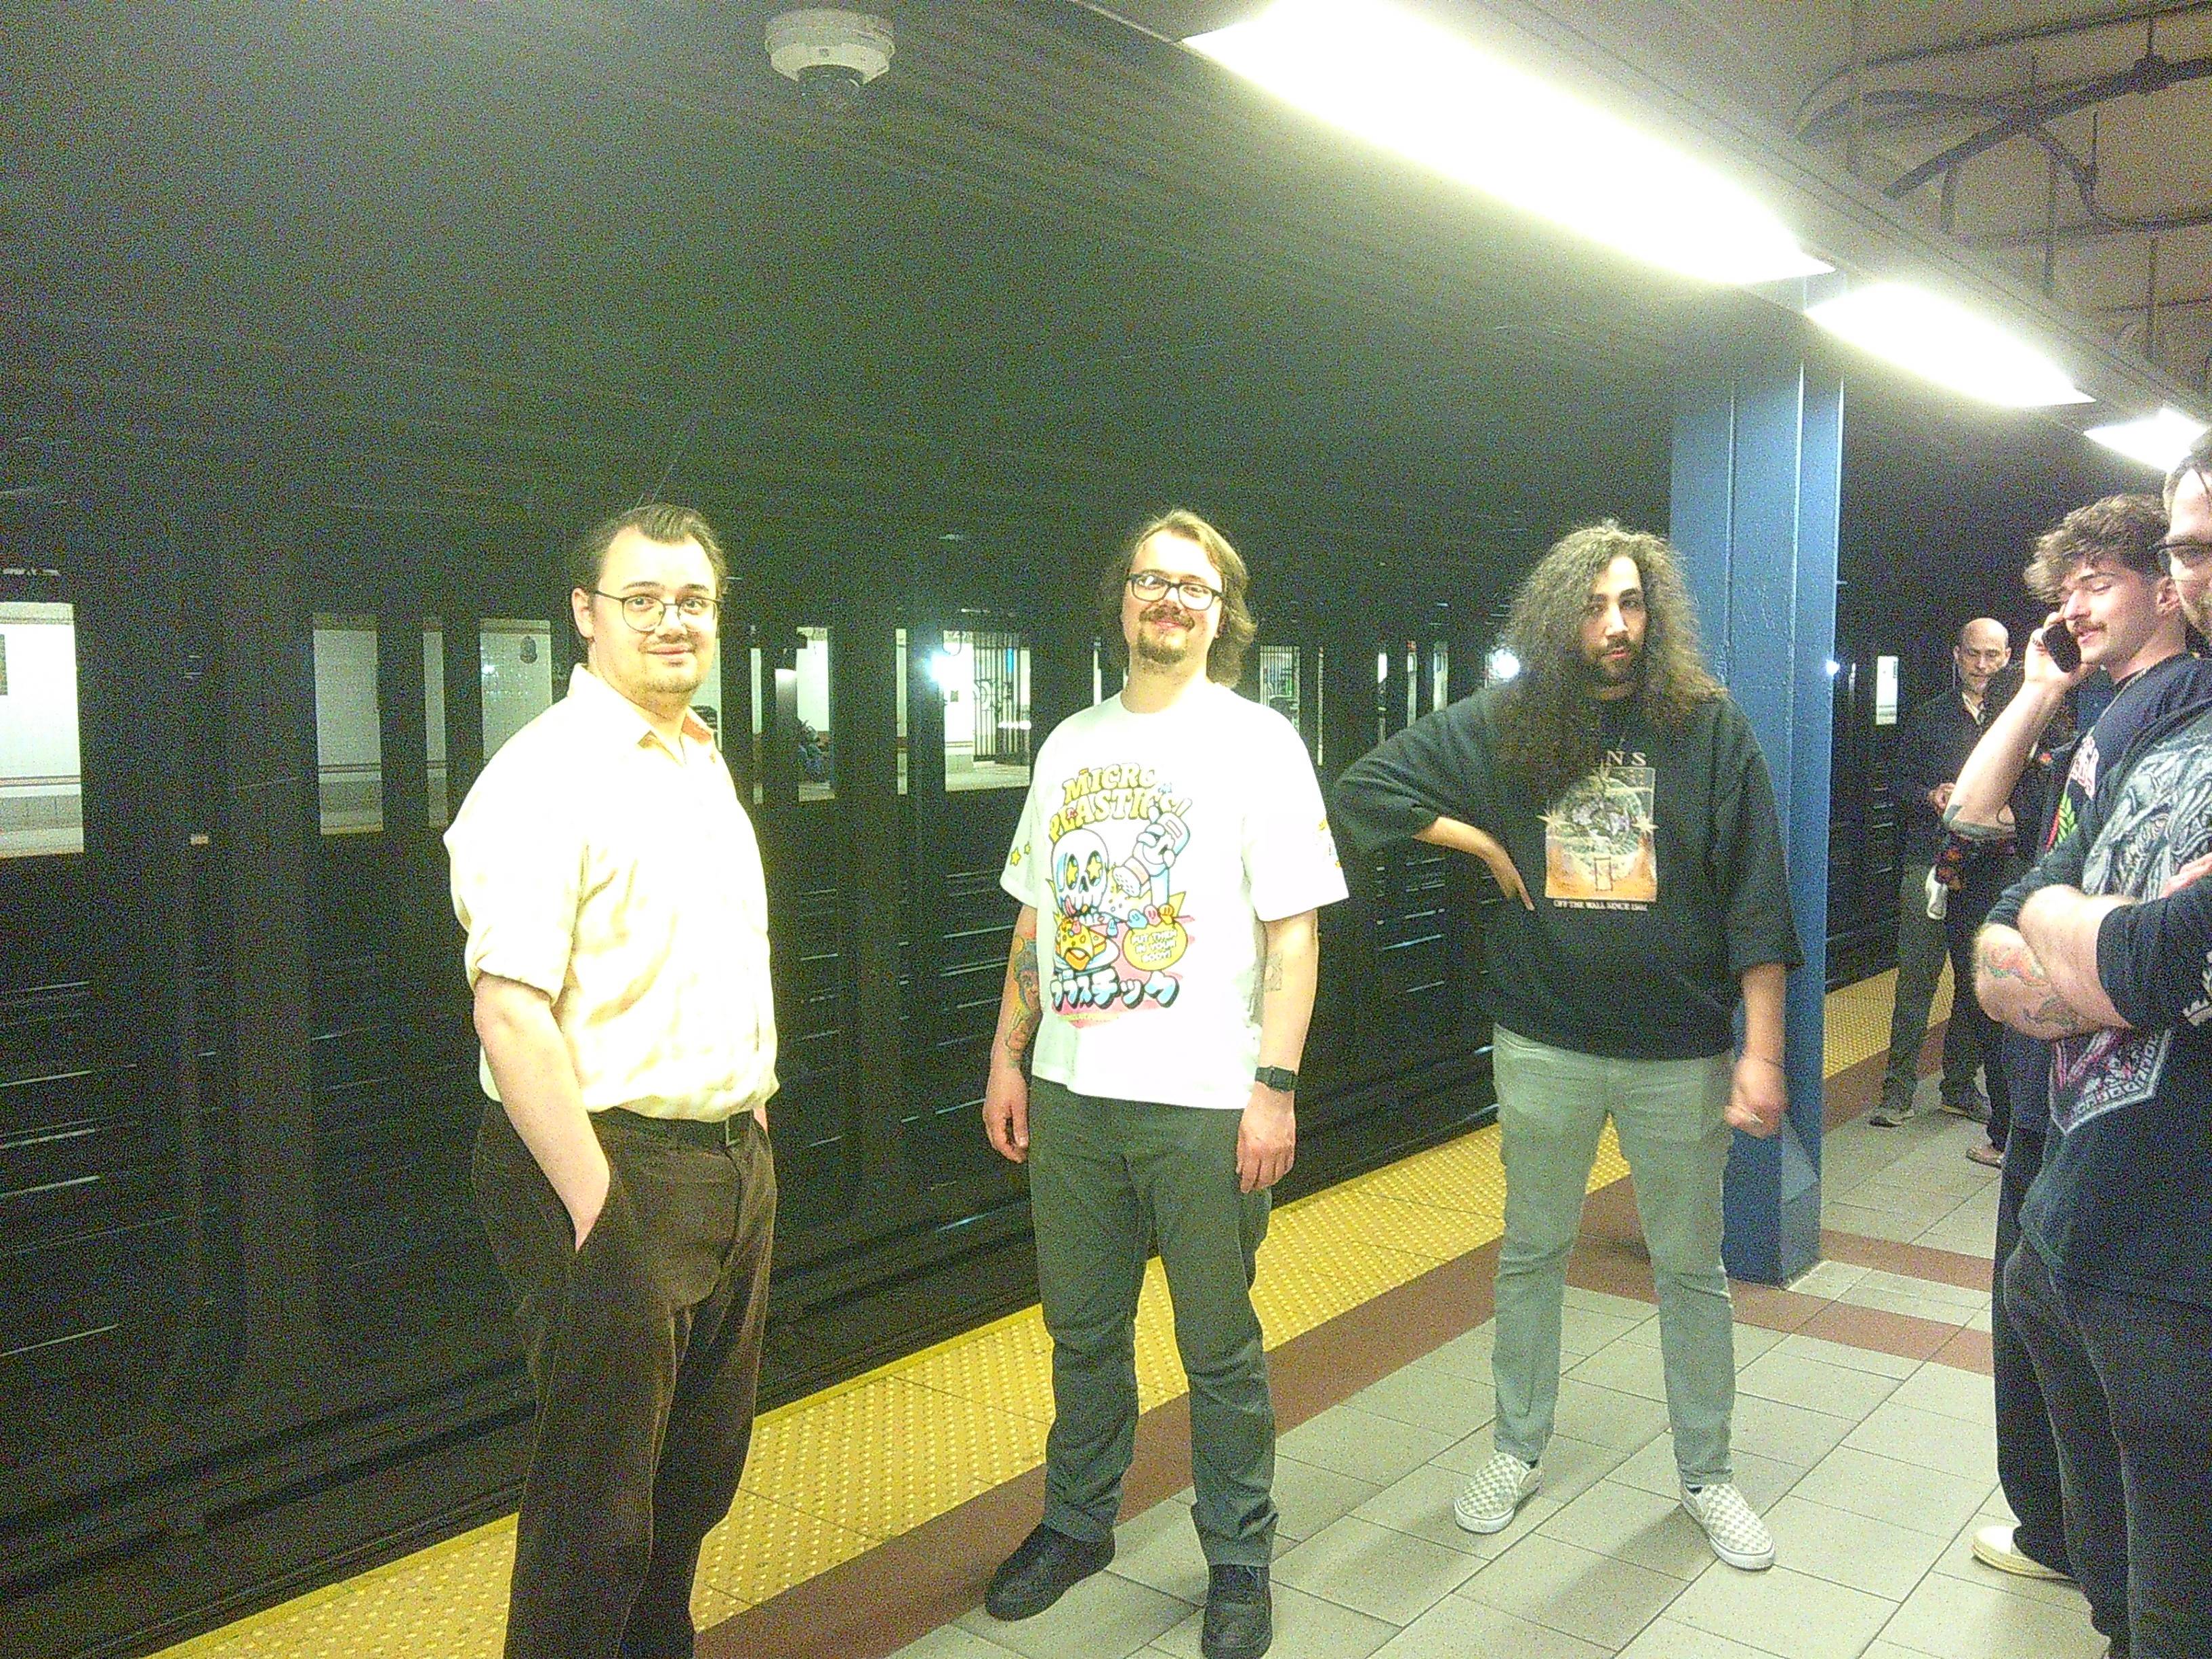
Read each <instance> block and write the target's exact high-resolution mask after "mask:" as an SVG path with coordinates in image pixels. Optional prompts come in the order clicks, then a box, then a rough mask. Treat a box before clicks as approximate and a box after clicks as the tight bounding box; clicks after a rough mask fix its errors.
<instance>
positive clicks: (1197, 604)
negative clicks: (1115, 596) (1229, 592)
mask: <svg viewBox="0 0 2212 1659" xmlns="http://www.w3.org/2000/svg"><path fill="white" fill-rule="evenodd" d="M1128 588H1129V591H1130V592H1132V593H1134V594H1135V595H1136V596H1137V597H1138V599H1141V600H1142V601H1143V602H1144V603H1145V604H1146V605H1150V604H1152V602H1153V601H1154V600H1156V599H1165V598H1167V596H1168V592H1169V590H1170V589H1171V588H1172V589H1173V590H1174V592H1175V596H1176V599H1178V600H1179V601H1181V603H1182V608H1183V609H1184V610H1186V611H1204V610H1206V608H1208V607H1209V606H1210V605H1212V603H1213V602H1214V601H1215V600H1216V599H1219V598H1220V597H1221V590H1220V589H1219V588H1218V587H1208V586H1206V584H1205V583H1204V582H1202V581H1199V580H1194V579H1192V578H1185V579H1184V580H1181V581H1176V580H1170V578H1168V577H1166V576H1163V575H1162V574H1160V573H1159V572H1158V571H1157V570H1139V572H1138V573H1137V574H1135V575H1133V576H1132V577H1130V578H1129V581H1128Z"/></svg>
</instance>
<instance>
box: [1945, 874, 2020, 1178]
mask: <svg viewBox="0 0 2212 1659" xmlns="http://www.w3.org/2000/svg"><path fill="white" fill-rule="evenodd" d="M2025 874H2027V866H2026V865H2024V864H2022V863H2021V862H2020V861H2019V860H2017V859H2014V858H1996V857H1994V856H1992V857H1987V858H1978V859H1970V860H1967V863H1966V871H1965V876H1966V885H1965V886H1964V887H1962V888H1961V889H1960V890H1959V891H1957V892H1955V893H1954V894H1952V895H1951V902H1950V904H1949V905H1948V907H1947V914H1946V915H1945V917H1944V923H1945V926H1944V943H1945V944H1946V945H1948V948H1949V950H1950V953H1951V980H1952V996H1951V1018H1954V1019H1957V1018H1960V1016H1961V1015H1964V1016H1965V1018H1966V1023H1967V1024H1968V1025H1969V1026H1970V1027H1971V1028H1972V1030H1973V1033H1974V1048H1975V1051H1976V1052H1977V1053H1978V1054H1980V1055H1981V1057H1982V1076H1983V1079H1984V1081H1985V1082H1986V1083H1987V1084H1988V1085H1989V1091H1990V1128H1989V1134H1990V1146H2003V1145H2004V1144H2005V1139H2006V1137H2007V1136H2008V1134H2009V1133H2011V1131H2012V1078H2011V1068H2010V1067H2008V1066H2007V1065H2006V1064H2005V1057H2004V1054H2003V1053H2002V1044H2003V1042H2004V1041H2005V1037H2006V1032H2005V1028H2004V1027H2003V1026H2002V1025H2000V1024H1997V1022H1996V1021H1995V1020H1993V1019H1991V1018H1990V1017H1989V1016H1988V1015H1987V1014H1985V1013H1984V1012H1982V1005H1981V1004H1980V1003H1979V1002H1978V1001H1977V1000H1975V998H1974V935H1975V934H1977V933H1980V932H1981V931H1982V923H1983V922H1984V921H1987V920H1988V919H1989V914H1990V911H1991V910H1993V909H1995V908H1996V902H1997V901H1998V900H1999V899H2001V898H2002V897H2003V896H2004V890H2005V889H2006V888H2008V887H2009V886H2011V885H2012V884H2013V883H2014V882H2015V881H2017V880H2018V879H2019V878H2021V876H2023V875H2025ZM2021 1190H2022V1191H2025V1190H2026V1188H2022V1189H2021Z"/></svg>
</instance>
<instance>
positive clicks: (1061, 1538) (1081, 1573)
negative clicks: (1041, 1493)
mask: <svg viewBox="0 0 2212 1659" xmlns="http://www.w3.org/2000/svg"><path fill="white" fill-rule="evenodd" d="M1112 1559H1114V1541H1113V1540H1112V1539H1111V1538H1102V1539H1100V1540H1099V1541H1097V1542H1096V1543H1091V1542H1089V1541H1085V1540H1084V1539H1080V1538H1070V1537H1069V1536H1068V1535H1067V1534H1066V1533H1064V1532H1054V1530H1053V1529H1052V1528H1050V1527H1046V1526H1040V1527H1039V1528H1037V1529H1036V1531H1035V1532H1033V1533H1031V1534H1030V1535H1029V1536H1028V1537H1026V1538H1024V1539H1023V1540H1022V1547H1020V1548H1019V1549H1018V1550H1016V1551H1015V1552H1014V1553H1012V1555H1010V1556H1008V1557H1007V1558H1006V1559H1005V1560H1004V1561H1003V1562H1001V1563H1000V1565H999V1570H998V1571H996V1572H994V1573H993V1574H992V1575H991V1588H990V1589H987V1590H986V1591H984V1592H983V1611H984V1612H986V1613H989V1614H990V1615H991V1617H992V1618H994V1619H1006V1620H1014V1619H1034V1618H1036V1615H1037V1614H1039V1613H1042V1612H1043V1611H1044V1610H1045V1609H1046V1608H1047V1607H1050V1606H1051V1605H1052V1604H1053V1603H1054V1602H1055V1601H1059V1600H1060V1597H1061V1596H1063V1595H1066V1594H1067V1592H1068V1590H1069V1589H1071V1588H1072V1587H1073V1586H1074V1585H1077V1584H1079V1583H1082V1582H1083V1581H1084V1580H1085V1579H1086V1578H1088V1577H1091V1574H1092V1573H1094V1572H1096V1571H1098V1570H1099V1569H1100V1568H1101V1567H1103V1566H1104V1565H1106V1564H1107V1563H1108V1562H1109V1561H1111V1560H1112Z"/></svg>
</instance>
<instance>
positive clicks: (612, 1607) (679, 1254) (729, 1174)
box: [475, 1104, 775, 1659]
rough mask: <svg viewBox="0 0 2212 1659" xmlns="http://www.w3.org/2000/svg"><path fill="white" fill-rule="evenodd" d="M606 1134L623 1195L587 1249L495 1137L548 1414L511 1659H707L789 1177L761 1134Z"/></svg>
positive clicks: (745, 1129) (490, 1139) (512, 1599)
mask: <svg viewBox="0 0 2212 1659" xmlns="http://www.w3.org/2000/svg"><path fill="white" fill-rule="evenodd" d="M592 1127H594V1129H596V1130H597V1131H598V1133H599V1143H600V1145H601V1146H603V1147H605V1150H606V1154H607V1162H608V1164H609V1166H610V1167H611V1170H612V1171H613V1178H612V1180H611V1182H610V1184H609V1186H608V1188H607V1202H606V1208H605V1210H604V1211H603V1212H601V1213H600V1216H599V1220H598V1222H597V1223H596V1224H594V1225H593V1226H592V1231H591V1234H590V1236H589V1237H586V1239H585V1241H584V1246H583V1248H582V1249H576V1248H575V1243H574V1239H575V1233H574V1228H573V1227H572V1226H571V1225H570V1224H569V1221H568V1211H567V1210H566V1209H565V1208H563V1207H562V1203H561V1200H560V1199H559V1197H558V1196H556V1194H555V1193H554V1191H553V1188H552V1185H551V1183H550V1182H548V1181H547V1180H546V1179H545V1176H544V1172H543V1171H542V1170H539V1169H538V1163H537V1160H536V1159H535V1158H532V1157H531V1155H530V1149H529V1148H528V1147H526V1146H524V1145H523V1143H522V1139H521V1137H520V1136H519V1135H517V1134H516V1133H515V1132H514V1128H513V1125H512V1124H510V1123H509V1122H508V1121H507V1113H506V1111H505V1110H504V1109H502V1108H501V1107H500V1106H498V1105H496V1104H489V1105H487V1107H486V1109H485V1111H484V1115H483V1123H482V1125H481V1127H479V1129H478V1132H477V1145H476V1158H475V1182H476V1193H477V1206H478V1208H479V1210H480V1211H481V1212H482V1213H483V1222H484V1231H485V1232H486V1234H487V1235H489V1237H490V1240H491V1248H492V1254H493V1255H495V1257H497V1258H498V1261H499V1266H500V1271H501V1273H503V1274H505V1276H506V1278H507V1285H508V1288H509V1289H511V1290H512V1291H513V1292H514V1296H515V1303H516V1310H515V1316H516V1319H517V1322H519V1323H520V1326H521V1328H522V1336H523V1341H524V1344H525V1346H526V1350H527V1352H528V1357H529V1361H530V1379H531V1383H532V1385H533V1387H534V1389H535V1390H536V1393H537V1396H538V1425H537V1436H536V1439H535V1441H534V1443H533V1444H532V1449H531V1455H530V1473H529V1476H528V1478H527V1480H526V1481H525V1483H524V1486H523V1491H522V1510H521V1513H520V1516H518V1517H517V1518H516V1522H515V1541H514V1577H513V1583H512V1585H511V1587H510V1589H509V1595H508V1603H507V1659H690V1655H691V1652H692V1627H691V1607H690V1603H691V1580H692V1577H693V1574H694V1573H695V1572H696V1571H697V1567H698V1561H699V1545H700V1541H702V1539H703V1538H705V1537H706V1535H707V1533H708V1529H709V1528H712V1527H713V1526H714V1524H715V1522H718V1521H720V1519H721V1518H722V1517H723V1516H725V1515H726V1514H727V1513H728V1512H729V1508H730V1504H731V1502H732V1499H733V1498H735V1497H736V1496H737V1490H738V1477H739V1476H740V1475H741V1474H743V1473H744V1464H745V1449H746V1447H747V1446H748V1445H749V1444H750V1441H751V1438H752V1422H753V1392H754V1385H755V1383H756V1381H757V1378H758V1376H759V1374H760V1350H761V1325H762V1321H763V1316H764V1315H765V1314H766V1312H767V1306H768V1265H769V1237H770V1235H771V1234H772V1232H773V1231H774V1229H775V1161H774V1159H773V1158H771V1156H770V1154H769V1146H768V1137H767V1135H766V1134H764V1133H762V1131H761V1130H760V1128H759V1127H757V1125H755V1124H754V1123H753V1122H752V1121H751V1119H750V1117H747V1118H746V1119H745V1121H744V1123H743V1125H741V1126H739V1133H738V1138H737V1139H736V1141H735V1144H733V1145H732V1146H728V1147H726V1148H725V1147H721V1146H711V1147H710V1146H700V1145H696V1144H694V1143H691V1142H687V1141H684V1140H682V1139H676V1138H674V1137H673V1136H671V1135H670V1134H669V1133H666V1132H665V1131H662V1130H659V1129H654V1128H652V1127H647V1126H646V1125H644V1124H642V1123H640V1122H639V1121H636V1120H635V1119H630V1118H628V1117H626V1116H624V1115H618V1114H613V1113H605V1112H601V1113H595V1114H593V1115H592Z"/></svg>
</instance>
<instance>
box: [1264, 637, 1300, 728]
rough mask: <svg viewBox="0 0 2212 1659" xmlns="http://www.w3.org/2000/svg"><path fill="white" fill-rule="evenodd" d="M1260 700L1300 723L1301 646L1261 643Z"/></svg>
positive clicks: (1283, 715) (1284, 716) (1295, 722)
mask: <svg viewBox="0 0 2212 1659" xmlns="http://www.w3.org/2000/svg"><path fill="white" fill-rule="evenodd" d="M1260 701H1261V702H1264V703H1266V704H1267V707H1268V708H1272V709H1273V710H1274V711H1275V712H1276V713H1277V714H1280V715H1281V716H1282V717H1283V718H1284V719H1285V720H1288V721H1290V723H1291V725H1293V726H1296V725H1297V723H1298V648H1297V647H1296V646H1295V645H1263V646H1261V647H1260Z"/></svg>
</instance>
